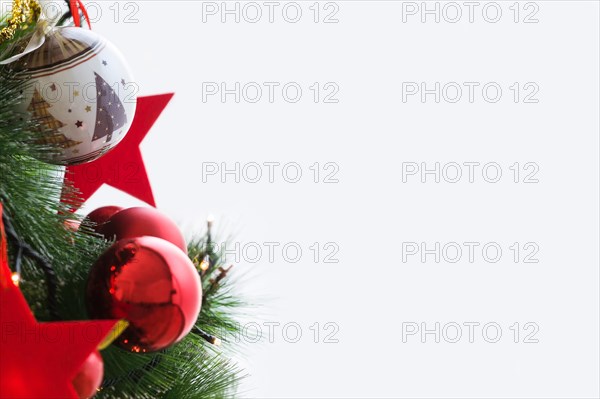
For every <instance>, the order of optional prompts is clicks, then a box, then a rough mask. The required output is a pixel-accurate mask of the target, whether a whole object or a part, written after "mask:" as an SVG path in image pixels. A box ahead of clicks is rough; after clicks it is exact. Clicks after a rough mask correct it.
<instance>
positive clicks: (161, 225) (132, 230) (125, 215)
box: [101, 207, 187, 254]
mask: <svg viewBox="0 0 600 399" xmlns="http://www.w3.org/2000/svg"><path fill="white" fill-rule="evenodd" d="M101 234H103V235H104V237H106V238H107V239H108V240H112V239H113V238H115V237H116V239H117V240H121V239H123V238H134V237H142V236H152V237H158V238H162V239H163V240H167V241H169V242H170V243H172V244H175V245H176V246H178V247H179V248H180V249H181V250H182V251H183V252H185V253H186V254H187V245H186V243H185V239H184V238H183V235H182V234H181V232H180V231H179V228H177V225H176V224H175V223H174V222H173V221H172V220H171V219H169V218H168V217H166V216H165V215H164V214H163V213H162V212H159V211H157V210H156V209H154V208H145V207H134V208H128V209H124V210H122V211H120V212H118V213H117V214H115V215H113V216H112V217H111V218H110V219H109V220H108V222H106V224H105V225H104V226H103V227H102V229H101Z"/></svg>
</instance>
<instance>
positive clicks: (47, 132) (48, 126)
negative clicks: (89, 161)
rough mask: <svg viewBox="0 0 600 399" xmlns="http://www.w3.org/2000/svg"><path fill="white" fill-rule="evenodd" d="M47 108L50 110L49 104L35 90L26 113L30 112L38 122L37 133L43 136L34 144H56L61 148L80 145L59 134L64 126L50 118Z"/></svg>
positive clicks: (52, 117) (78, 142)
mask: <svg viewBox="0 0 600 399" xmlns="http://www.w3.org/2000/svg"><path fill="white" fill-rule="evenodd" d="M48 108H50V104H48V102H47V101H46V100H44V98H43V97H42V96H41V94H40V93H39V92H38V90H37V89H35V90H34V91H33V98H32V99H31V103H30V104H29V107H28V108H27V111H29V112H31V113H32V114H33V116H34V118H35V119H36V121H37V122H39V124H40V128H39V131H40V133H43V134H44V136H43V137H41V138H40V139H39V140H36V144H42V145H47V144H53V145H55V144H58V145H59V146H60V147H61V148H70V147H74V146H76V145H77V144H81V141H75V140H71V139H69V138H67V136H65V135H64V134H62V133H60V131H59V129H60V128H61V127H63V126H64V125H65V124H64V123H62V122H61V121H59V120H58V119H56V118H55V117H54V116H52V114H51V113H50V111H49V110H48Z"/></svg>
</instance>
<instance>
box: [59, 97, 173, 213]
mask: <svg viewBox="0 0 600 399" xmlns="http://www.w3.org/2000/svg"><path fill="white" fill-rule="evenodd" d="M173 94H174V93H168V94H159V95H154V96H146V97H138V99H137V108H136V111H135V115H134V117H133V123H132V125H131V127H130V128H129V132H128V133H127V134H126V135H125V138H123V140H122V141H121V142H120V143H119V144H118V145H117V146H116V147H115V148H113V149H112V150H111V151H110V152H108V153H107V154H104V155H103V156H102V157H100V158H98V159H96V160H95V161H92V162H89V163H86V164H82V165H74V166H67V168H66V174H65V178H66V179H67V180H69V181H70V182H71V184H72V185H73V187H75V188H77V189H78V190H79V192H80V194H79V197H80V198H81V200H82V201H83V202H85V201H87V200H88V199H89V198H90V197H91V196H92V195H93V194H94V193H95V192H96V190H98V189H99V188H100V187H101V186H102V184H108V185H109V186H112V187H114V188H117V189H119V190H121V191H124V192H125V193H127V194H130V195H132V196H134V197H136V198H138V199H140V200H142V201H144V202H146V203H148V204H150V205H152V206H154V207H156V203H155V202H154V195H153V194H152V187H151V186H150V181H149V180H148V174H147V173H146V167H145V166H144V160H143V159H142V154H141V152H140V148H139V146H140V143H141V142H142V140H143V139H144V137H146V134H148V131H149V130H150V128H151V127H152V125H154V122H156V120H157V119H158V117H159V116H160V114H161V113H162V111H163V110H164V109H165V107H166V106H167V104H168V103H169V101H170V100H171V98H172V97H173ZM67 191H68V190H67V189H63V192H62V200H63V202H66V203H67V202H69V201H68V200H67V198H69V196H68V193H67ZM70 205H71V210H72V211H73V212H74V211H76V210H77V208H78V206H79V204H72V203H71V204H70Z"/></svg>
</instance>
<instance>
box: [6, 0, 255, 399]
mask: <svg viewBox="0 0 600 399" xmlns="http://www.w3.org/2000/svg"><path fill="white" fill-rule="evenodd" d="M26 3H27V4H29V3H31V4H35V1H34V0H27V1H26ZM26 20H27V19H26V18H20V17H19V18H8V19H5V20H4V22H0V29H2V35H0V54H7V53H9V52H8V49H9V48H10V47H11V46H13V45H14V43H15V41H17V40H19V39H20V38H22V37H23V36H24V35H27V34H30V33H31V32H32V29H34V27H35V25H28V26H26V25H22V26H21V25H19V24H20V23H22V21H26ZM15 21H16V22H15ZM69 21H71V19H70V18H63V22H69ZM13 25H14V26H17V27H20V28H21V30H19V29H14V28H13ZM4 28H10V29H4ZM30 83H31V82H30V81H28V80H27V79H23V77H22V76H19V78H17V77H16V75H15V74H14V73H13V72H12V71H11V70H10V68H4V69H3V70H2V71H0V176H1V177H0V209H1V213H2V220H1V221H0V230H1V234H0V242H1V245H0V258H1V259H0V315H1V317H2V319H1V320H2V323H5V322H6V323H10V322H13V321H15V320H18V318H17V316H19V317H23V318H25V319H26V320H27V325H28V326H38V327H39V326H44V327H46V328H49V329H51V328H54V327H56V328H58V327H61V326H62V327H64V328H71V330H73V329H74V328H75V327H74V326H76V325H78V324H76V325H73V324H70V323H68V322H69V321H78V323H89V325H97V326H101V329H103V331H104V330H106V329H107V325H106V323H105V324H102V322H97V321H91V320H89V311H88V309H86V306H85V305H86V298H85V292H86V282H87V281H88V279H89V275H90V273H89V271H90V269H91V268H92V265H94V264H95V263H97V262H98V260H99V259H100V257H101V255H102V254H104V253H106V252H107V251H108V250H109V249H110V247H111V245H112V244H113V243H112V239H110V238H109V239H107V238H106V237H105V236H103V235H101V234H98V233H97V232H96V231H95V230H94V229H95V226H94V224H93V223H92V224H90V223H88V222H83V219H84V218H83V215H79V214H76V213H72V212H71V210H72V209H73V208H74V204H75V205H76V206H75V208H77V207H80V206H82V205H83V204H82V199H81V198H80V196H79V192H78V190H77V189H76V188H75V187H73V186H71V185H70V184H69V182H68V181H67V180H63V178H62V175H63V173H64V169H63V168H62V167H61V166H56V165H52V164H49V163H46V162H44V161H41V160H43V159H50V158H52V156H48V155H49V154H52V155H54V153H53V152H54V151H55V150H56V147H59V148H69V147H72V146H74V145H76V144H78V143H77V142H76V141H73V140H69V139H68V138H67V137H65V136H64V135H63V134H61V133H60V129H61V128H62V127H63V126H64V125H63V122H61V121H59V120H57V119H55V118H54V117H53V116H52V114H51V113H50V109H51V106H50V104H48V102H46V101H44V99H43V98H42V97H41V95H40V93H39V92H37V91H34V96H33V100H32V101H31V103H30V104H28V106H29V108H28V109H29V111H30V113H31V116H32V117H31V118H30V119H28V118H24V119H19V118H14V110H15V109H18V108H19V107H20V106H21V105H22V104H21V103H20V102H21V101H22V100H21V99H22V96H21V93H22V92H24V91H25V90H26V89H27V88H28V86H29V84H30ZM96 86H97V89H98V90H97V91H98V92H99V97H98V109H97V115H98V116H97V122H100V123H97V125H96V127H95V131H94V140H97V139H101V138H104V137H106V140H107V141H110V140H111V138H112V134H113V132H115V131H118V130H119V129H120V128H121V127H122V126H123V124H124V123H126V121H127V117H128V116H126V115H125V113H124V111H123V106H122V103H121V102H120V100H119V98H118V96H117V93H115V91H114V90H113V89H112V88H110V87H109V86H108V83H107V82H106V81H105V80H104V79H103V78H102V77H100V75H98V74H96ZM130 117H133V116H130ZM142 117H143V116H142ZM117 148H118V147H117ZM56 176H60V177H61V178H58V179H57V178H56ZM59 198H60V199H61V200H58V199H59ZM89 211H90V210H89V209H88V210H87V212H89ZM87 212H86V213H87ZM82 222H83V223H82ZM211 223H212V222H211ZM211 223H209V224H208V225H207V230H206V232H204V233H203V234H198V235H196V236H195V238H193V239H191V240H190V241H189V242H188V243H187V248H186V249H187V257H186V258H185V259H186V261H187V262H190V264H191V265H192V267H193V269H192V270H193V271H194V273H197V275H198V277H199V279H200V281H201V282H200V283H199V284H201V288H202V298H201V299H202V307H201V310H200V311H199V314H198V316H197V318H195V319H194V320H193V324H192V328H191V331H190V333H189V334H187V335H185V337H184V338H182V339H181V340H180V341H179V342H178V343H175V344H173V345H171V346H168V347H165V348H163V349H161V350H158V351H155V352H152V353H136V352H135V351H131V350H123V349H122V348H120V347H116V346H115V345H114V344H112V345H111V344H110V342H111V340H106V339H105V340H104V341H102V342H101V343H100V344H98V345H97V346H96V344H97V342H96V341H94V349H98V350H100V354H101V358H102V359H103V361H104V378H103V380H102V381H101V385H100V388H99V389H98V391H97V393H96V396H95V397H98V398H177V399H181V398H222V397H231V396H233V395H235V393H236V388H237V385H238V382H239V381H240V379H241V378H243V377H244V375H245V372H244V371H243V370H242V369H240V368H239V367H238V365H237V363H235V362H234V361H232V360H231V358H230V357H229V356H228V355H227V353H229V354H231V353H234V352H235V351H236V347H235V345H236V341H237V340H236V337H239V334H240V333H241V326H240V324H239V322H238V321H237V320H236V315H237V314H238V312H239V311H240V309H241V308H242V307H243V306H245V301H243V300H242V299H240V297H238V296H237V295H236V294H235V281H234V280H232V279H231V277H230V274H228V273H227V272H228V270H229V267H226V266H228V265H225V264H224V260H223V257H222V254H221V253H218V252H215V250H214V247H213V245H212V243H213V242H214V241H213V237H212V236H211V228H210V227H211ZM74 225H79V227H78V228H74V227H73V226H74ZM178 250H179V249H178ZM181 253H183V252H181ZM19 298H24V299H23V300H21V299H19ZM29 309H31V312H29ZM19 312H20V313H19ZM31 313H33V315H32V314H31ZM34 317H35V318H34ZM114 322H116V320H113V321H111V323H114ZM121 322H127V320H126V319H125V318H122V319H121V321H120V322H119V323H118V324H115V325H114V327H113V333H114V336H113V337H112V338H113V339H114V338H117V337H118V334H119V333H122V332H123V330H124V329H127V328H128V327H127V324H121ZM54 323H56V324H54ZM94 323H96V324H94ZM98 323H100V324H98ZM84 325H87V324H84ZM53 326H54V327H53ZM38 327H27V328H30V329H31V331H34V330H33V329H34V328H35V329H36V330H35V331H38V330H37V328H38ZM144 327H147V326H144ZM28 331H29V330H28ZM40 331H43V329H42V330H40ZM65 331H66V330H65ZM13 333H15V334H17V335H13V336H12V339H13V341H15V342H28V341H27V340H28V339H32V337H33V338H36V337H37V336H36V335H35V334H29V335H28V334H27V331H25V332H23V331H21V332H18V331H17V332H14V331H13ZM98 341H100V340H98ZM7 342H8V341H6V340H2V341H0V348H2V349H4V350H3V351H2V353H1V354H0V397H4V396H6V395H4V394H3V392H16V391H14V390H15V389H16V390H29V391H31V390H34V389H35V390H40V389H44V384H47V385H46V386H45V388H47V391H46V394H45V395H44V394H43V393H42V394H36V395H35V396H34V397H51V396H52V397H56V395H57V394H56V392H58V391H57V390H56V389H54V388H56V387H55V385H59V383H60V381H59V380H58V379H56V380H52V378H53V376H55V375H63V376H64V375H65V374H68V372H67V370H66V369H65V370H63V369H62V367H63V366H60V365H61V364H67V363H69V364H70V365H71V366H77V368H79V367H83V365H82V364H81V359H79V358H78V360H77V359H75V357H74V356H75V354H76V353H77V354H81V353H80V352H81V351H82V347H79V346H76V344H75V341H72V342H71V345H72V347H69V345H64V346H63V348H62V352H58V353H57V352H51V350H53V351H56V348H57V346H56V342H54V343H51V342H47V341H44V340H41V341H40V340H38V341H36V346H35V347H36V348H39V350H35V351H34V350H31V348H32V347H33V346H31V347H29V346H27V347H26V348H27V351H25V350H18V349H17V350H13V349H14V348H10V350H8V349H9V348H5V347H4V346H3V345H8V343H7ZM83 344H86V345H88V346H89V342H87V343H83ZM83 344H82V345H83ZM221 344H222V346H221ZM42 352H43V353H45V354H48V353H54V357H52V358H51V359H53V361H52V362H50V361H45V360H43V359H44V358H43V356H42ZM25 353H27V355H25ZM92 355H94V354H93V353H92V354H91V355H90V357H89V358H88V359H91V358H92ZM56 359H64V363H60V362H59V363H57V362H55V361H54V360H56ZM86 362H87V360H86ZM56 364H58V366H56ZM15 367H17V368H16V369H15ZM64 367H66V366H64ZM9 371H10V372H9ZM78 377H79V374H77V376H76V377H75V378H74V379H73V381H68V383H69V384H71V383H72V384H73V386H75V384H76V382H75V380H77V378H78ZM15 387H16V388H15ZM63 388H64V387H63ZM66 389H67V391H65V392H71V387H67V388H66ZM18 392H22V391H18Z"/></svg>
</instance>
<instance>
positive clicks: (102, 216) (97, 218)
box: [82, 205, 123, 234]
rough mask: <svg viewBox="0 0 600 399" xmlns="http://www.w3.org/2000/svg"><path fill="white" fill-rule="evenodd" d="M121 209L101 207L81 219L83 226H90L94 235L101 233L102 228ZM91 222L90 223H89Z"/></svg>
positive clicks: (117, 207)
mask: <svg viewBox="0 0 600 399" xmlns="http://www.w3.org/2000/svg"><path fill="white" fill-rule="evenodd" d="M122 209H123V208H121V207H120V206H111V205H109V206H103V207H101V208H98V209H96V210H95V211H92V212H90V214H89V215H87V216H86V217H85V219H83V222H82V223H83V224H84V225H88V226H90V227H91V228H92V229H93V230H94V231H95V232H96V233H100V234H102V233H101V230H102V227H104V224H105V223H106V222H108V219H110V218H111V217H112V216H113V215H114V214H116V213H117V212H119V211H121V210H122ZM90 222H91V223H90Z"/></svg>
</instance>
